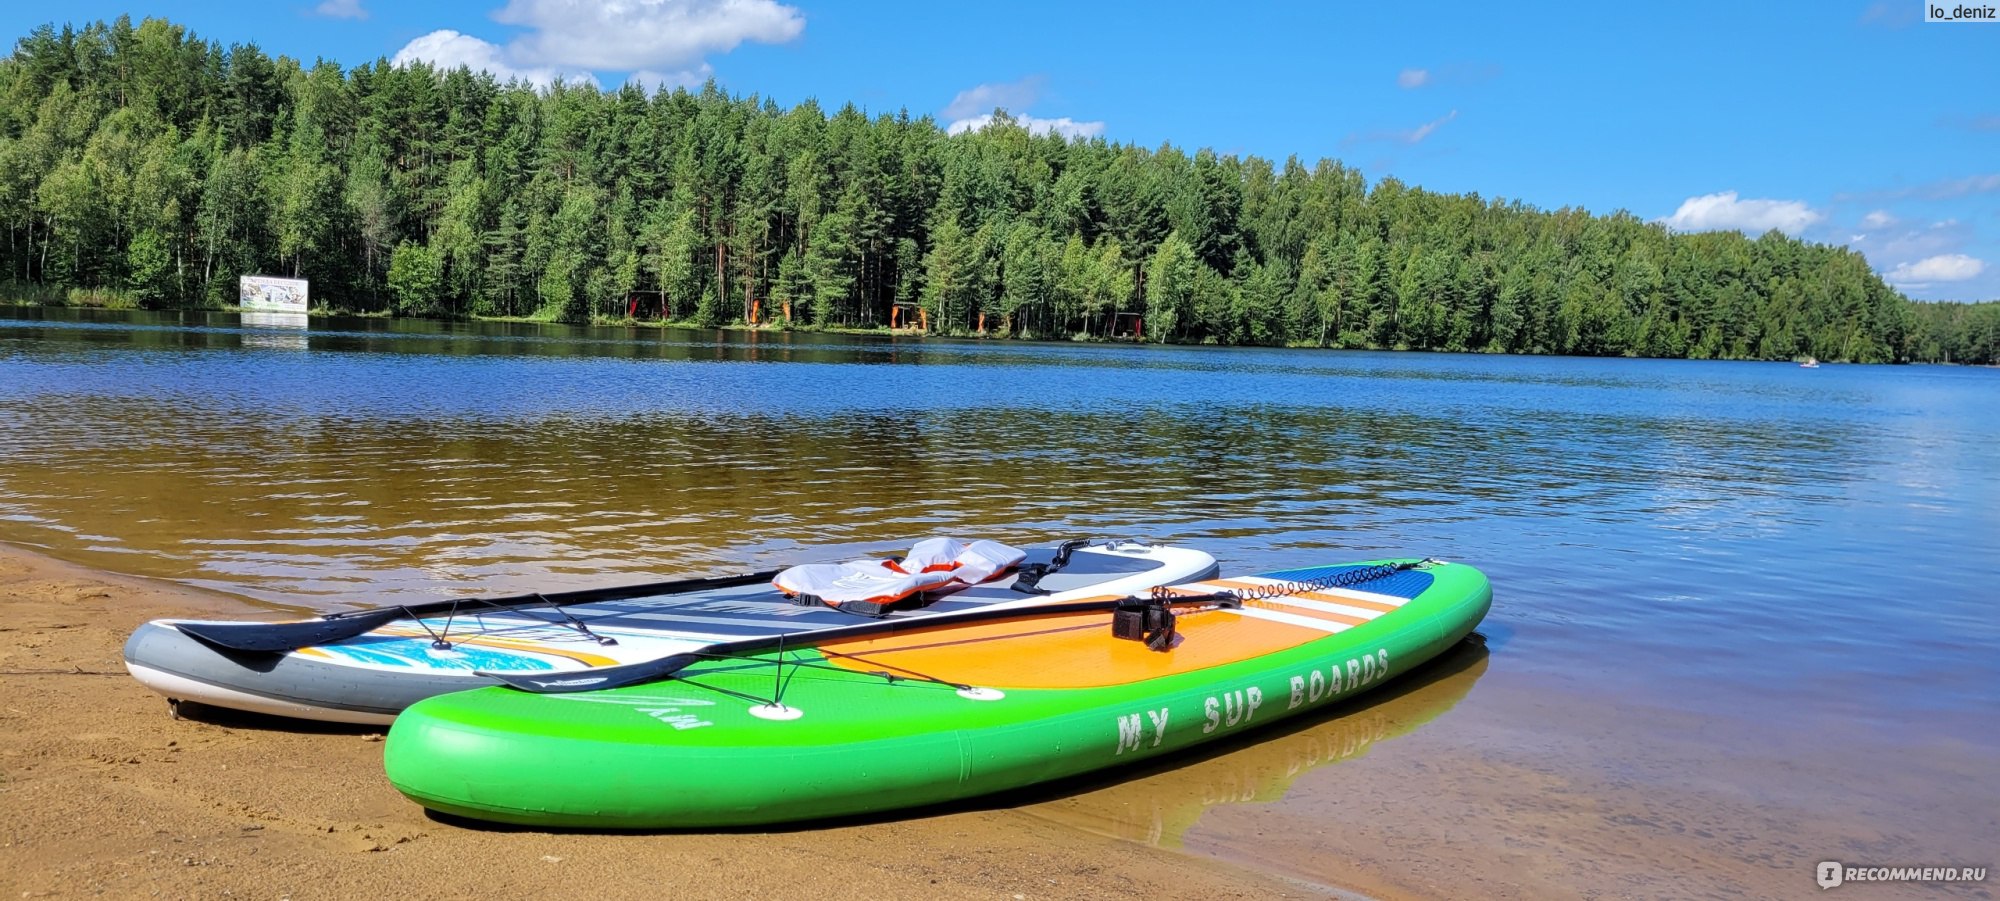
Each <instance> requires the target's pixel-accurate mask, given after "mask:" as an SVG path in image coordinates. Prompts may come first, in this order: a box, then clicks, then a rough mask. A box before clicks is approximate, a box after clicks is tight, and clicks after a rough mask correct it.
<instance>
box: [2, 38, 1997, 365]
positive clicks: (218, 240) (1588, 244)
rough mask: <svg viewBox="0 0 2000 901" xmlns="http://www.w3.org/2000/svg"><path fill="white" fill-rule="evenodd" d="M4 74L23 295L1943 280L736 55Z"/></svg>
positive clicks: (1127, 293)
mask: <svg viewBox="0 0 2000 901" xmlns="http://www.w3.org/2000/svg"><path fill="white" fill-rule="evenodd" d="M0 98H4V100H3V101H0V220H4V227H5V230H6V235H7V236H6V244H5V247H4V251H0V252H4V255H5V265H6V267H7V268H6V272H7V276H6V278H9V279H11V281H12V285H13V286H12V288H11V289H5V290H7V292H8V293H11V294H13V295H15V296H44V297H46V296H52V295H59V294H60V293H61V292H64V291H72V290H74V291H84V292H89V291H97V290H100V289H108V293H109V294H110V296H112V297H114V298H122V299H124V300H126V301H128V302H132V303H136V304H141V305H145V306H152V307H176V306H216V305H222V304H228V303H233V302H234V299H235V292H236V279H237V276H238V275H239V274H245V273H264V274H278V275H297V276H302V277H306V278H310V279H311V280H312V282H313V295H314V297H315V299H316V301H317V302H318V303H320V304H323V305H331V306H333V307H336V308H341V309H347V310H354V311H388V312H393V313H397V314H403V315H412V316H440V317H454V316H466V315H481V316H537V317H546V318H553V319H561V320H565V321H583V320H587V319H591V318H623V317H625V316H627V315H628V314H632V315H636V316H637V317H638V318H641V319H654V318H661V317H662V316H664V317H665V318H668V319H671V320H676V321H688V322H694V323H700V324H707V325H715V324H722V323H727V322H740V321H744V320H746V319H747V318H748V317H749V315H750V314H751V312H752V311H753V309H754V310H756V311H758V313H759V316H760V321H763V322H771V321H777V320H782V319H783V318H784V317H785V315H786V313H787V311H789V316H790V318H791V320H792V321H793V322H795V323H796V324H798V325H801V326H812V327H830V328H831V327H851V328H869V327H881V326H884V325H886V324H888V322H889V320H890V317H891V309H892V307H895V306H896V305H899V304H902V305H907V306H904V307H902V309H901V310H900V311H899V313H898V315H899V316H916V315H918V311H919V310H921V318H922V321H927V323H928V325H929V326H930V328H931V330H932V331H934V332H944V333H969V332H972V331H975V330H977V329H979V328H980V327H982V325H983V327H984V328H985V329H987V330H988V332H989V333H996V334H1005V335H1011V336H1019V337H1035V338H1066V337H1075V336H1085V337H1110V336H1116V335H1124V334H1129V333H1132V332H1135V331H1137V332H1142V333H1143V336H1144V338H1145V340H1148V341H1167V342H1218V343H1224V344H1288V343H1289V344H1304V345H1316V346H1338V347H1381V348H1419V349H1443V350H1478V351H1497V352H1520V353H1573V354H1637V355H1645V356H1664V357H1704V358H1716V357H1724V358H1765V359H1773V358H1787V357H1793V356H1802V355H1806V354H1811V355H1815V356H1818V357H1821V358H1824V359H1836V360H1856V361H1884V360H1896V359H1908V358H1910V356H1911V355H1912V352H1913V351H1914V350H1916V348H1914V347H1913V346H1912V340H1913V334H1914V333H1913V332H1912V322H1913V319H1912V313H1911V310H1910V306H1911V305H1910V304H1909V303H1908V302H1906V301H1905V300H1904V299H1903V298H1902V297H1901V296H1900V295H1898V294H1897V293H1896V292H1894V291H1892V290H1891V289H1889V288H1888V287H1887V286H1886V285H1884V284H1883V282H1882V281H1881V280H1880V279H1879V278H1878V277H1877V276H1876V275H1875V274H1874V273H1873V272H1872V271H1870V269H1869V267H1868V265H1867V263H1866V261H1865V260H1864V259H1863V258H1862V257H1861V256H1860V255H1859V254H1856V253H1854V252H1852V251H1849V250H1846V249H1842V248H1838V247H1831V246H1826V245H1818V244H1807V243H1803V242H1800V241H1796V240H1793V239H1791V238H1788V237H1786V236H1784V235H1782V234H1780V233H1777V232H1772V233H1770V234H1766V235H1764V236H1762V237H1759V238H1756V239H1749V238H1746V237H1744V236H1742V235H1739V234H1736V233H1712V234H1693V235H1673V234H1669V233H1668V232H1667V231H1666V230H1665V229H1663V228H1661V227H1660V226H1657V225H1652V224H1648V223H1646V222H1643V221H1641V220H1639V219H1637V218H1635V217H1633V216H1631V215H1630V214H1627V213H1622V212H1621V213H1617V214H1614V215H1610V216H1592V215H1590V214H1588V213H1586V212H1584V211H1581V210H1572V209H1563V210H1557V211H1553V212H1550V211H1544V210H1539V209H1536V208H1533V207H1530V206H1526V205H1524V204H1521V203H1518V202H1502V201H1490V200H1486V199H1483V198H1481V197H1479V196H1478V195H1453V194H1438V193H1432V192H1428V191H1424V190H1421V189H1417V188H1412V187H1410V186H1407V185H1405V184H1403V183H1402V182H1400V181H1397V180H1395V179H1393V178H1385V179H1382V180H1380V181H1377V182H1375V183H1374V184H1373V185H1370V184H1368V183H1367V182H1366V181H1364V180H1363V178H1362V176H1361V174H1360V173H1359V172H1357V171H1355V170H1353V169H1349V168H1346V167H1344V166H1342V165H1340V164H1339V163H1336V162H1331V161H1321V162H1320V163H1318V164H1317V165H1313V166H1310V167H1308V166H1306V165H1304V164H1302V163H1300V162H1299V161H1298V160H1296V159H1292V160H1287V161H1285V162H1284V163H1282V164H1273V163H1271V162H1269V161H1266V160H1263V159H1259V158H1257V157H1248V158H1238V157H1233V156H1218V155H1217V154H1215V153H1213V152H1210V151H1207V150H1202V151H1200V152H1197V153H1194V154H1188V153H1186V152H1184V151H1182V150H1180V149H1178V148H1175V147H1173V146H1171V145H1166V146H1162V147H1160V148H1158V149H1155V150H1146V149H1143V148H1139V147H1135V146H1130V145H1119V144H1112V143H1107V142H1105V141H1103V140H1066V139H1064V138H1062V137H1059V136H1048V135H1043V136H1037V135H1034V134H1031V133H1029V132H1028V131H1027V130H1025V129H1023V128H1021V127H1020V126H1018V125H1016V124H1014V123H1013V121H1012V120H1009V119H1007V118H1006V117H1004V116H1001V117H997V121H996V124H995V125H994V126H992V127H990V128H987V129H985V130H983V131H980V132H977V133H969V134H959V135H947V134H945V132H944V131H943V130H942V129H941V128H940V127H939V126H938V125H937V124H936V123H935V122H934V121H933V120H931V119H930V118H928V117H921V118H911V117H910V116H909V115H908V114H907V113H899V114H897V115H893V116H892V115H879V116H875V117H873V118H870V117H869V116H868V115H867V114H865V113H863V112H862V111H860V110H858V109H856V108H855V107H854V106H852V105H848V106H843V107H842V108H840V109H839V110H838V111H836V112H833V113H832V114H830V115H829V114H828V113H827V112H826V111H825V110H824V109H822V108H821V107H820V106H819V105H818V104H817V103H816V102H814V101H811V100H808V101H805V102H803V103H800V104H798V105H797V106H794V107H791V108H790V109H785V108H782V107H780V106H778V105H777V104H776V103H774V102H772V101H769V100H760V99H759V98H757V97H756V96H754V95H753V96H749V97H732V96H729V95H727V94H725V93H723V92H721V91H719V90H718V89H716V88H715V87H714V86H713V85H710V86H708V87H706V88H704V89H702V90H700V91H698V92H688V91H684V90H676V91H673V92H659V93H654V94H651V95H648V94H647V93H645V92H644V91H642V90H640V89H638V88H635V87H631V86H627V87H624V88H620V89H618V90H614V91H608V92H606V91H600V90H597V89H596V88H594V87H590V86H581V87H579V86H575V85H561V84H558V85H556V86H554V87H552V88H550V89H547V90H535V89H533V88H531V87H529V86H526V85H522V84H504V85H503V84H497V83H496V82H495V81H494V80H493V79H492V77H490V76H488V75H484V74H474V73H471V72H468V71H465V70H463V69H460V70H458V71H449V72H447V71H438V70H434V69H432V68H429V67H427V66H423V65H416V66H411V67H408V68H400V69H399V68H394V67H391V66H390V65H388V63H387V62H386V61H381V60H378V61H376V62H374V63H372V64H370V65H365V66H361V67H359V68H355V69H352V70H347V71H343V70H342V69H341V67H340V66H338V65H336V64H334V63H331V62H325V61H322V62H318V63H316V64H314V65H312V66H310V67H305V66H302V65H300V64H299V63H297V62H295V61H293V60H290V59H288V58H284V57H279V58H276V59H273V58H271V57H268V56H266V55H265V54H263V53H262V52H260V51H259V50H258V49H257V48H256V47H255V46H250V45H237V46H231V47H227V48H225V47H222V46H220V45H218V44H214V43H209V42H203V41H199V40H196V39H194V38H192V37H191V36H190V35H188V34H187V33H186V32H185V31H184V30H183V29H182V28H180V27H179V26H176V25H173V24H171V23H169V22H166V21H162V20H155V19H149V20H146V21H145V22H142V23H141V24H139V25H138V26H136V27H134V26H133V25H132V24H131V23H130V21H129V19H120V20H119V21H118V22H116V23H114V24H109V25H107V24H103V23H99V24H94V25H91V26H88V27H86V28H83V29H81V30H73V29H71V28H68V27H65V28H62V29H60V30H56V29H54V28H51V27H44V28H42V29H40V30H37V31H36V32H35V33H34V34H32V35H29V36H28V37H26V38H24V39H22V40H21V41H20V42H19V44H18V45H17V48H16V50H15V52H14V55H13V57H12V58H11V59H8V60H5V61H0ZM36 292H41V293H40V294H36ZM1926 321H1928V320H1926ZM1988 321H1990V320H1988ZM1989 333H1990V329H1989ZM1926 334H1928V333H1926ZM1987 347H1988V351H1987V352H1988V354H1989V357H1990V354H1991V349H1990V348H1991V344H1990V341H1989V343H1988V345H1987ZM1939 348H1940V349H1941V348H1942V345H1939Z"/></svg>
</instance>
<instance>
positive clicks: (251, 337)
mask: <svg viewBox="0 0 2000 901" xmlns="http://www.w3.org/2000/svg"><path fill="white" fill-rule="evenodd" d="M241 319H242V325H243V328H244V330H245V333H244V335H243V346H244V347H279V348H289V349H292V350H305V349H306V348H307V347H308V346H309V344H308V342H307V341H306V336H305V330H306V327H307V322H306V314H304V313H282V312H275V311H271V310H244V311H243V313H242V315H241Z"/></svg>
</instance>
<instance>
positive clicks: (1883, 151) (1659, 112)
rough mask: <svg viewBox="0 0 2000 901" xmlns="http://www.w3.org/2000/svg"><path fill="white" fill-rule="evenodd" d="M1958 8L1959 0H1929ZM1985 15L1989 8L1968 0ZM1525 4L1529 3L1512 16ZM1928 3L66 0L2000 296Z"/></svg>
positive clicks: (1989, 154)
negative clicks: (1687, 241)
mask: <svg viewBox="0 0 2000 901" xmlns="http://www.w3.org/2000/svg"><path fill="white" fill-rule="evenodd" d="M1929 2H1931V3H1932V4H1938V3H1949V4H1951V5H1958V3H1957V0H1929ZM1980 2H1996V0H1980ZM1516 7H1519V8H1516ZM1924 8H1925V0H1845V2H1838V0H1835V2H1829V0H1822V2H1797V3H1777V2H1754V0H1734V2H1727V3H1708V2H1687V3H1634V4H1500V3H1492V2H1490V0H1489V2H1480V3H1463V4H1461V3H1452V2H1440V0H1432V2H1425V3H1383V2H1374V3H1346V2H1298V3H1276V2H1272V3H1251V2H1238V3H1225V4H1217V3H1212V2H1210V3H1178V2H1164V0H1156V2H1153V3H1145V4H1140V3H1114V2H1079V0H1070V2H1043V0H1010V2H1007V3H990V4H962V3H951V2H937V0H925V2H856V0H849V2H844V3H828V2H820V0H791V2H779V0H607V2H586V0H428V2H408V0H404V2H391V0H124V2H104V0H65V2H64V3H62V4H60V5H59V6H57V7H54V8H51V7H49V6H45V5H42V4H29V3H17V4H6V5H5V8H4V9H0V33H5V34H8V35H12V36H16V37H18V36H20V35H25V34H27V33H28V32H29V31H30V30H32V29H33V28H35V27H37V26H39V25H41V24H43V23H45V22H52V21H53V22H56V23H57V24H58V25H60V24H62V23H63V22H70V23H74V24H78V25H81V24H83V23H86V22H89V21H93V20H97V19H106V20H109V19H114V18H116V17H117V16H119V15H123V14H130V15H131V16H132V17H133V19H134V20H135V21H137V20H139V19H143V18H147V17H162V18H166V19H170V20H172V21H174V22H177V23H179V24H181V25H184V26H186V27H188V28H189V29H191V30H192V31H193V32H194V33H195V35H196V36H198V37H201V38H203V39H207V40H215V41H219V42H221V43H223V44H225V45H228V44H237V43H255V44H257V45H258V46H260V47H262V48H263V49H264V50H265V51H266V52H269V53H273V54H283V55H287V56H292V57H294V58H297V59H300V60H303V61H306V62H308V63H310V62H311V61H313V60H315V59H319V58H324V59H328V60H332V61H335V62H338V63H340V64H342V65H344V66H349V67H352V66H356V65H361V64H363V63H367V62H372V61H374V60H376V59H378V58H383V59H389V60H391V61H399V62H400V61H407V60H411V59H424V60H429V61H431V62H434V63H443V64H446V65H458V64H461V63H462V64H466V65H470V66H472V67H473V68H479V69H487V70H489V71H493V72H494V73H495V74H498V75H501V76H503V77H506V76H518V77H521V78H526V79H530V80H533V81H537V82H546V81H547V80H549V79H551V78H555V77H563V78H566V79H569V80H572V81H574V80H578V79H589V80H593V81H595V82H596V83H597V84H599V85H602V86H604V87H607V88H610V87H615V86H617V85H620V84H623V83H625V82H626V81H628V80H632V79H637V80H639V81H640V82H641V83H643V84H646V85H648V86H649V87H651V86H666V87H672V86H676V85H688V86H695V85H699V84H700V83H701V82H702V81H703V80H705V79H707V78H711V77H712V78H714V79H715V80H716V81H717V83H719V84H720V85H721V86H722V87H723V88H725V89H726V90H728V91H730V92H732V93H736V94H757V95H760V96H764V97H769V98H771V99H774V100H776V101H777V102H778V103H779V104H780V105H783V106H790V105H792V104H794V103H797V102H799V101H801V100H804V99H807V98H817V99H818V100H819V102H820V103H821V105H822V106H825V107H828V108H829V109H836V108H838V107H839V106H840V105H841V104H843V103H847V102H853V103H855V104H856V105H857V106H860V107H862V108H864V109H866V110H867V111H868V112H870V113H884V112H889V113H893V112H895V111H897V110H904V109H906V110H908V111H909V112H910V113H911V114H912V115H931V116H934V117H936V119H937V120H938V122H939V124H941V125H945V126H947V127H950V128H953V129H955V130H959V129H965V128H976V127H978V126H979V125H980V123H981V122H982V121H983V118H982V117H984V116H986V115H989V114H990V113H991V112H992V110H993V109H994V107H996V106H997V107H1003V108H1005V109H1007V110H1008V111H1009V112H1010V113H1012V114H1014V115H1015V116H1016V117H1017V118H1023V119H1025V121H1026V122H1027V124H1029V125H1030V126H1031V127H1034V128H1037V129H1043V130H1050V129H1052V130H1057V131H1061V132H1063V133H1065V134H1071V135H1085V136H1093V137H1096V136H1101V137H1103V138H1105V139H1107V140H1110V141H1114V142H1118V143H1131V144H1138V145H1141V146H1145V147H1157V146H1159V145H1161V144H1162V143H1168V142H1171V143H1173V144H1175V145H1178V146H1180V147H1182V148H1185V149H1188V150H1194V149H1198V148H1203V147H1207V148H1212V149H1214V150H1216V151H1218V152H1221V153H1234V154H1255V155H1258V156H1262V157H1265V158H1268V159H1272V160H1283V159H1285V158H1286V157H1288V156H1297V157H1299V159H1301V160H1302V161H1304V162H1305V163H1306V164H1307V165H1311V164H1312V163H1314V162H1316V161H1317V160H1319V159H1322V158H1330V159H1336V160H1339V161H1341V162H1343V163H1345V164H1347V165H1349V166H1352V167H1356V168H1359V169H1360V170H1361V171H1362V172H1363V174H1364V175H1366V176H1367V177H1368V179H1369V180H1370V182H1371V183H1373V182H1374V181H1375V180H1378V179H1380V178H1382V177H1385V176H1391V175H1393V176H1395V177H1396V178H1398V179H1401V180H1402V181H1404V182H1405V183H1408V184H1412V185H1416V186H1419V187H1423V188H1426V189H1430V190H1435V191H1446V192H1453V193H1467V192H1470V193H1477V194H1479V195H1480V196H1482V197H1487V198H1495V197H1499V198H1505V199H1508V200H1518V201H1522V202H1525V203H1528V204H1531V205H1534V206H1537V207H1541V208H1543V209H1558V208H1562V207H1581V208H1584V209H1587V210H1590V211H1591V212H1594V213H1611V212H1614V211H1617V210H1624V211H1627V212H1630V213H1631V214H1633V215H1635V216H1638V217H1640V218H1642V219H1645V220H1648V221H1656V222H1660V223H1662V224H1664V225H1666V226H1667V227H1669V228H1672V229H1676V230H1679V231H1702V230H1711V229H1738V230H1742V231H1745V232H1747V233H1749V234H1751V235H1753V236H1754V235H1757V234H1761V233H1763V232H1765V231H1767V230H1769V229H1772V228H1776V229H1780V230H1782V231H1784V232H1786V233H1788V234H1792V235H1795V236H1798V237H1802V238H1805V239H1807V240H1812V241H1821V242H1828V243H1834V244H1844V245H1847V246H1851V247H1853V248H1855V249H1856V250H1859V251H1861V252H1862V253H1863V254H1865V255H1866V256H1867V258H1868V261H1869V263H1870V264H1871V265H1873V266H1874V267H1875V269H1876V270H1877V271H1878V272H1880V273H1882V275H1883V277H1884V278H1885V279H1887V280H1888V281H1889V282H1890V283H1891V284H1892V285H1894V286H1895V287H1897V288H1898V289H1900V290H1901V291H1903V292H1904V293H1905V294H1906V295H1908V296H1910V297H1912V298H1916V299H1924V300H1935V299H1958V300H1988V299H2000V22H1993V23H1990V24H1988V23H1965V22H1961V23H1949V24H1947V23H1936V22H1926V21H1924Z"/></svg>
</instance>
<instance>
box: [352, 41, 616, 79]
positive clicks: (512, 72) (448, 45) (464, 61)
mask: <svg viewBox="0 0 2000 901" xmlns="http://www.w3.org/2000/svg"><path fill="white" fill-rule="evenodd" d="M506 57H507V53H506V49H505V48H503V47H501V46H500V45H498V44H494V43H491V42H488V41H482V40H480V39H478V38H476V37H473V36H472V35H469V34H460V33H458V32H456V31H452V30H450V29H443V30H439V31H433V32H431V33H430V34H427V35H424V36H423V37H420V38H417V39H416V40H414V41H411V42H409V43H408V44H404V45H403V49H401V50H398V51H396V56H395V58H393V59H391V60H389V62H390V63H392V64H394V65H398V66H407V65H409V64H410V63H413V62H417V61H420V60H421V61H423V62H427V63H430V64H431V65H433V66H436V67H438V68H440V69H456V68H458V67H459V66H465V67H467V68H469V69H471V70H472V71H474V72H491V73H493V77H494V78H497V79H499V80H501V81H511V80H513V79H516V78H518V79H521V80H522V81H527V82H531V83H533V84H535V85H537V86H540V87H548V86H549V83H550V82H553V81H555V80H556V79H557V78H558V77H560V78H562V79H563V80H564V81H570V82H588V83H590V84H596V83H597V79H596V78H595V77H594V76H592V75H591V74H590V73H589V72H580V71H563V70H560V69H557V68H555V67H553V66H516V65H514V64H513V63H511V62H509V61H508V60H507V58H506Z"/></svg>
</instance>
